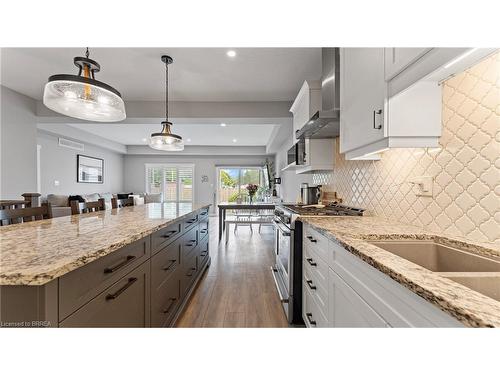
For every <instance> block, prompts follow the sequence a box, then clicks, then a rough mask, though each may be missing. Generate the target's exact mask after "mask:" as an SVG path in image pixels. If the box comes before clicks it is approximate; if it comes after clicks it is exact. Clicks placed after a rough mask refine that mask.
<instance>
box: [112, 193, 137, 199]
mask: <svg viewBox="0 0 500 375" xmlns="http://www.w3.org/2000/svg"><path fill="white" fill-rule="evenodd" d="M130 195H134V193H127V194H120V193H118V194H116V198H118V199H127V198H128V197H129V196H130Z"/></svg>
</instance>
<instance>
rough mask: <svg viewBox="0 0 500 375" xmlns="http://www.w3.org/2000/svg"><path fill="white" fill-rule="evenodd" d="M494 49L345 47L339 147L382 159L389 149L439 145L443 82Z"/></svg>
mask: <svg viewBox="0 0 500 375" xmlns="http://www.w3.org/2000/svg"><path fill="white" fill-rule="evenodd" d="M492 51H493V50H492V49H467V48H342V49H341V50H340V69H341V82H340V90H341V95H340V107H341V110H340V145H339V146H340V152H341V153H344V154H345V158H346V160H359V159H368V160H378V159H380V154H381V153H382V152H383V151H385V150H387V149H390V148H415V147H438V146H439V137H440V136H441V127H442V125H441V113H442V104H441V103H442V97H441V86H440V84H439V83H440V82H441V81H442V80H443V79H446V78H447V77H449V76H450V75H453V74H454V73H456V72H458V71H461V70H463V69H465V68H467V67H468V66H470V65H471V64H473V63H475V62H477V61H479V60H480V59H481V58H484V57H485V56H487V55H488V54H490V53H492Z"/></svg>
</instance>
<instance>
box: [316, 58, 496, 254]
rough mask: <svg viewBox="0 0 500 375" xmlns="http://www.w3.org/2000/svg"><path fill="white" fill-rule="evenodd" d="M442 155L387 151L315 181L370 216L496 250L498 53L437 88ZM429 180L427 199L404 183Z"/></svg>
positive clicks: (339, 164)
mask: <svg viewBox="0 0 500 375" xmlns="http://www.w3.org/2000/svg"><path fill="white" fill-rule="evenodd" d="M442 121H443V129H442V136H441V138H440V148H436V149H422V148H418V149H417V148H415V149H392V150H389V151H387V152H385V153H384V154H383V156H382V160H380V161H346V160H345V159H344V157H343V155H340V154H338V152H337V154H336V155H335V158H336V165H335V171H334V172H332V173H317V174H315V175H314V176H313V182H314V183H315V184H322V185H325V190H330V191H337V192H338V194H339V196H340V197H341V198H343V200H344V203H346V204H350V205H354V206H358V207H363V208H366V209H367V210H368V212H367V213H368V214H371V215H378V216H383V217H386V218H388V219H393V220H397V221H401V222H405V223H409V224H415V225H418V226H420V227H423V228H426V229H429V230H433V231H439V232H444V233H445V234H447V235H451V236H462V237H463V236H465V237H467V238H470V239H472V240H476V241H481V242H488V243H495V244H496V245H500V53H496V54H494V55H492V56H490V57H488V58H487V59H485V60H483V61H481V62H480V63H478V64H476V65H475V66H473V67H471V68H469V69H468V70H466V71H464V72H462V73H460V74H458V75H456V76H454V77H452V78H450V79H448V80H446V81H445V82H443V114H442ZM418 176H432V177H434V186H433V189H434V191H433V197H419V196H417V195H416V193H417V190H418V188H417V186H414V185H412V184H411V183H410V182H409V180H411V179H412V178H414V177H418Z"/></svg>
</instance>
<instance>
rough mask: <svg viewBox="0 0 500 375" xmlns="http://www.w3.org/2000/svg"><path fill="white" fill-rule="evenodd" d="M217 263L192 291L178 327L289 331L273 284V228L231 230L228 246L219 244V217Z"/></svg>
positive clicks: (214, 236)
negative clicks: (278, 329) (283, 329)
mask: <svg viewBox="0 0 500 375" xmlns="http://www.w3.org/2000/svg"><path fill="white" fill-rule="evenodd" d="M209 228H210V255H211V257H212V264H211V265H210V267H209V268H208V270H207V271H206V272H205V275H204V276H203V278H202V280H201V281H200V283H199V284H198V287H197V289H196V290H195V292H194V293H193V295H192V297H191V299H190V301H189V302H188V305H187V307H186V308H185V310H184V312H183V314H182V315H181V316H180V317H179V319H178V321H177V325H176V326H177V327H288V323H287V320H286V316H285V313H284V311H283V308H282V307H281V304H280V301H279V297H278V293H277V291H276V289H275V286H274V281H273V277H272V275H271V271H270V267H271V265H273V263H274V252H273V248H274V230H273V228H272V227H263V228H262V232H261V233H260V234H259V233H258V225H254V232H253V234H251V233H250V229H249V228H248V227H241V228H239V229H238V232H237V234H236V235H234V234H233V232H232V230H233V229H234V226H233V225H232V226H231V234H230V239H229V242H228V243H227V245H226V244H225V243H224V240H223V241H221V243H220V245H219V243H218V228H217V218H216V217H211V218H210V226H209Z"/></svg>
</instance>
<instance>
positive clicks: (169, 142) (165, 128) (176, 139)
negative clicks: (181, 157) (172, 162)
mask: <svg viewBox="0 0 500 375" xmlns="http://www.w3.org/2000/svg"><path fill="white" fill-rule="evenodd" d="M161 61H163V62H164V63H165V74H166V80H165V86H166V90H165V121H162V123H161V125H162V129H161V132H160V133H153V134H151V138H150V139H149V147H151V148H154V149H155V150H161V151H182V150H184V142H183V140H182V137H181V136H179V135H177V134H172V131H171V129H170V128H171V126H172V123H171V122H170V121H168V66H169V65H170V64H172V62H173V61H174V60H173V59H172V58H171V57H170V56H162V57H161Z"/></svg>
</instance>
